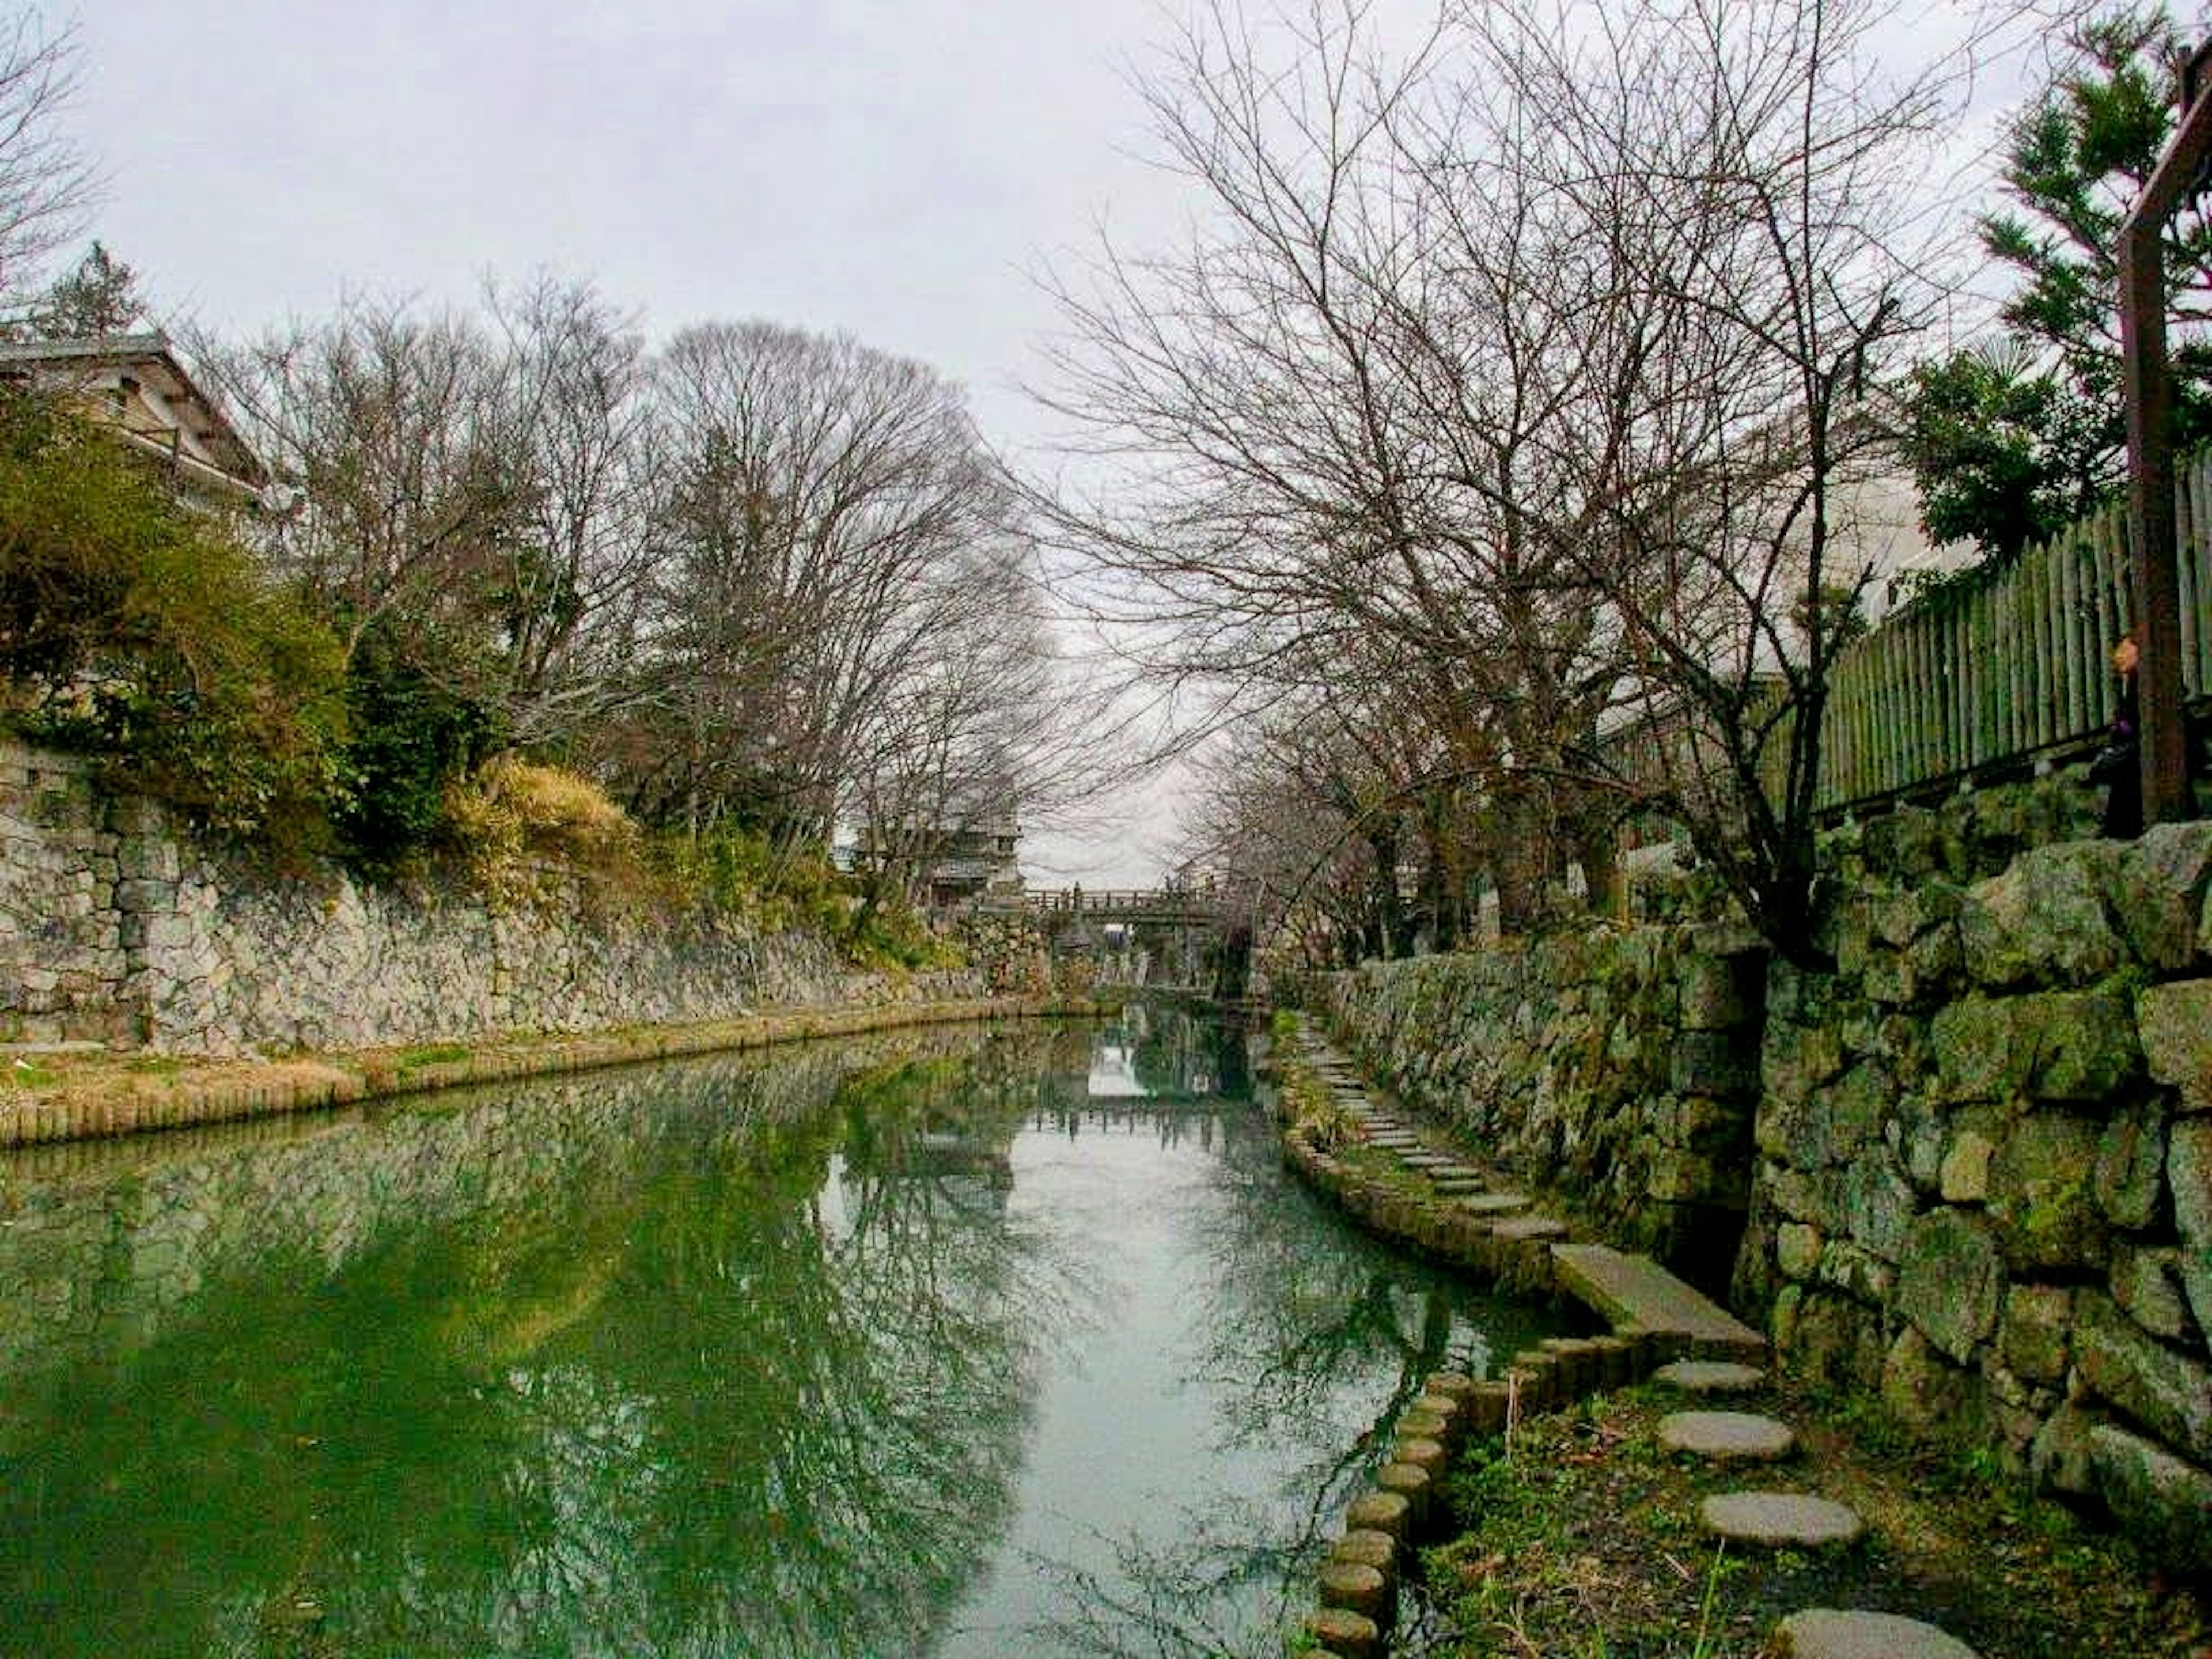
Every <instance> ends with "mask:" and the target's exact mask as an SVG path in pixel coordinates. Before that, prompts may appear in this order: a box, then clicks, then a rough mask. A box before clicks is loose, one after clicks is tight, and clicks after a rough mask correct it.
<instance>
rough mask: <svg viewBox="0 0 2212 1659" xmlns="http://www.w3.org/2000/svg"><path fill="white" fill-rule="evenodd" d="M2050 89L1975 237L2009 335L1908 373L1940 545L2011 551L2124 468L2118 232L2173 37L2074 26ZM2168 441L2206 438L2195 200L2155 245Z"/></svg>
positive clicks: (2047, 531) (2210, 311)
mask: <svg viewBox="0 0 2212 1659" xmlns="http://www.w3.org/2000/svg"><path fill="white" fill-rule="evenodd" d="M2181 45H2182V42H2181V37H2180V33H2179V30H2177V28H2176V27H2175V26H2174V23H2173V20H2172V17H2171V16H2169V15H2167V14H2166V12H2165V11H2164V10H2162V9H2133V8H2131V9H2122V10H2119V11H2115V12H2111V13H2108V14H2106V15H2103V16H2100V17H2098V18H2094V19H2092V20H2090V21H2087V22H2085V23H2084V24H2082V25H2081V27H2080V28H2079V29H2078V31H2077V32H2076V33H2075V35H2074V36H2073V37H2072V39H2071V40H2070V41H2069V46H2070V49H2071V50H2070V53H2069V58H2068V60H2067V62H2066V63H2065V64H2063V66H2062V67H2061V68H2060V69H2059V70H2058V72H2057V75H2056V76H2054V77H2053V79H2052V81H2051V84H2050V85H2049V86H2048V87H2046V88H2045V89H2044V90H2043V92H2042V93H2041V94H2039V95H2038V96H2037V97H2036V98H2035V99H2034V100H2033V101H2032V102H2031V103H2029V105H2028V106H2027V108H2026V109H2025V110H2024V111H2023V112H2021V115H2020V117H2019V118H2018V119H2017V120H2015V123H2014V124H2013V127H2012V131H2011V133H2010V137H2009V142H2008V145H2007V149H2006V163H2005V168H2004V172H2003V174H2002V179H2003V191H2004V194H2005V195H2006V197H2008V198H2009V200H2010V203H2011V204H2012V205H2011V206H2010V208H2009V209H2008V210H2004V211H2001V212H1997V213H1993V214H1991V215H1990V216H1987V217H1986V218H1984V220H1983V221H1982V224H1981V240H1982V246H1983V247H1984V249H1985V250H1986V251H1987V252H1988V253H1989V255H1990V258H1992V259H1993V260H1994V261H1996V264H1998V265H1999V266H2001V267H2003V268H2006V269H2008V270H2010V271H2012V272H2014V273H2015V274H2016V275H2017V276H2018V278H2019V280H2020V285H2019V287H2018V288H2017V289H2015V291H2014V293H2013V295H2012V296H2011V297H2010V298H2009V299H2008V301H2006V303H2005V306H2004V308H2003V311H2002V321H2003V327H2004V331H2005V339H2004V342H2003V343H1982V344H1979V345H1976V346H1970V347H1968V348H1966V349H1964V350H1961V351H1959V352H1957V353H1954V355H1953V356H1950V357H1948V358H1945V359H1942V360H1940V361H1937V362H1930V363H1926V364H1923V365H1922V366H1921V367H1920V368H1919V369H1918V370H1917V372H1916V374H1915V376H1914V383H1913V388H1912V393H1911V405H1910V415H1911V425H1910V429H1909V432H1908V435H1907V440H1906V453H1907V456H1908V459H1910V461H1911V465H1912V468H1913V471H1914V474H1915V477H1916V480H1917V483H1918V485H1919V489H1920V501H1921V518H1922V522H1923V526H1924V527H1925V528H1926V529H1927V531H1928V533H1929V535H1930V536H1932V537H1934V538H1936V540H1938V541H1949V540H1954V539H1970V540H1972V541H1974V542H1976V543H1978V544H1979V545H1980V546H1981V547H1982V548H1983V550H1984V551H1985V552H1987V553H1988V554H1990V556H1993V557H1996V558H2000V559H2002V558H2009V557H2011V556H2014V555H2015V554H2017V553H2018V552H2019V551H2020V550H2021V549H2022V548H2024V547H2027V546H2028V545H2030V544H2033V543H2034V542H2037V541H2040V540H2043V539H2045V538H2048V537H2050V536H2051V535H2054V534H2056V533H2057V532H2058V531H2060V530H2062V529H2063V528H2064V527H2065V526H2067V525H2068V524H2069V523H2071V522H2073V521H2074V520H2075V519H2078V518H2080V517H2081V515H2082V514H2083V513H2086V512H2087V511H2088V510H2089V509H2090V508H2091V507H2093V506H2094V505H2095V504H2096V503H2097V501H2099V500H2100V498H2101V497H2102V496H2104V495H2106V493H2108V492H2109V491H2111V490H2112V489H2115V488H2116V487H2118V484H2119V483H2120V482H2121V480H2122V477H2124V445H2125V441H2126V422H2125V416H2124V410H2123V406H2122V403H2121V396H2120V340H2119V302H2118V265H2117V258H2118V247H2119V228H2120V225H2121V223H2122V222H2123V221H2124V219H2125V218H2126V216H2127V213H2128V210H2129V209H2130V207H2131V206H2132V205H2133V204H2134V202H2135V200H2136V197H2137V195H2138V194H2139V193H2140V192H2141V191H2142V185H2143V183H2144V181H2145V180H2147V179H2148V178H2149V177H2150V174H2151V170H2152V169H2153V167H2155V166H2156V165H2157V161H2158V157H2159V155H2160V152H2161V151H2162V150H2163V149H2165V148H2166V141H2167V139H2168V138H2169V137H2171V136H2172V131H2173V126H2174V120H2175V115H2176V110H2175V96H2174V94H2175V79H2174V76H2175V65H2176V64H2178V63H2179V61H2180V52H2181ZM2166 286H2167V294H2166V305H2167V314H2168V326H2169V329H2170V331H2171V332H2172V337H2173V341H2174V344H2175V350H2174V368H2175V379H2176V399H2175V436H2176V439H2177V441H2179V443H2180V444H2181V445H2183V446H2184V447H2190V446H2193V445H2195V444H2197V443H2201V442H2203V441H2204V440H2205V439H2206V438H2208V437H2212V349H2208V347H2207V344H2206V343H2205V340H2204V337H2203V335H2204V325H2205V324H2206V323H2207V322H2208V321H2212V223H2208V222H2207V220H2206V218H2205V216H2203V214H2202V213H2200V212H2198V211H2197V210H2195V209H2193V208H2192V209H2191V210H2186V211H2185V212H2184V213H2182V214H2181V215H2180V216H2179V217H2178V218H2177V219H2176V220H2175V222H2174V223H2173V225H2172V227H2171V228H2169V230H2168V232H2167V238H2166Z"/></svg>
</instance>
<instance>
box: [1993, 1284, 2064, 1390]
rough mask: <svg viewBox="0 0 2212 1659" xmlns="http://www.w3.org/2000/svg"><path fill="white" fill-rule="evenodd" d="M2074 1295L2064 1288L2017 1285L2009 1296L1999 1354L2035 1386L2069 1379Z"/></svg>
mask: <svg viewBox="0 0 2212 1659" xmlns="http://www.w3.org/2000/svg"><path fill="white" fill-rule="evenodd" d="M2073 1325H2074V1292H2073V1291H2071V1290H2069V1289H2068V1288H2067V1287H2066V1286H2065V1285H2013V1286H2012V1287H2011V1288H2010V1289H2009V1290H2008V1291H2006V1292H2005V1297H2004V1322H2003V1324H2002V1327H2001V1328H2000V1329H1999V1331H1998V1335H1997V1350H1998V1352H2000V1353H2002V1355H2003V1356H2004V1363H2005V1364H2007V1365H2008V1366H2009V1367H2011V1368H2012V1370H2014V1371H2015V1372H2017V1373H2018V1374H2019V1375H2020V1376H2024V1377H2026V1378H2027V1380H2028V1381H2029V1382H2031V1383H2061V1382H2063V1381H2064V1380H2065V1377H2066V1366H2067V1364H2068V1361H2069V1334H2070V1333H2071V1332H2072V1329H2073Z"/></svg>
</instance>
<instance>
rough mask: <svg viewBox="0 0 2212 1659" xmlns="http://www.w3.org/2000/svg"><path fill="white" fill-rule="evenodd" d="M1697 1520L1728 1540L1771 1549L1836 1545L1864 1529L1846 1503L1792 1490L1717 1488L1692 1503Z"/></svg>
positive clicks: (1855, 1537)
mask: <svg viewBox="0 0 2212 1659" xmlns="http://www.w3.org/2000/svg"><path fill="white" fill-rule="evenodd" d="M1698 1520H1699V1522H1700V1523H1701V1524H1702V1525H1703V1526H1704V1527H1705V1530H1706V1531H1707V1532H1709V1533H1711V1534H1715V1535H1716V1536H1717V1537H1721V1538H1725V1539H1726V1540H1728V1541H1729V1543H1731V1544H1755V1545H1758V1546H1759V1547H1762V1548H1765V1549H1777V1550H1779V1549H1837V1548H1840V1547H1843V1546H1844V1545H1846V1544H1851V1543H1856V1542H1857V1541H1858V1539H1859V1537H1860V1535H1861V1534H1863V1533H1864V1532H1865V1531H1866V1522H1863V1521H1862V1520H1860V1519H1859V1517H1858V1512H1857V1510H1853V1509H1851V1508H1850V1506H1849V1505H1848V1504H1838V1503H1837V1502H1836V1501H1835V1500H1834V1499H1832V1498H1815V1497H1813V1496H1812V1495H1810V1494H1809V1493H1806V1492H1720V1493H1717V1494H1716V1495H1715V1496H1713V1497H1711V1498H1707V1499H1705V1502H1704V1503H1703V1504H1699V1506H1698Z"/></svg>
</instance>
